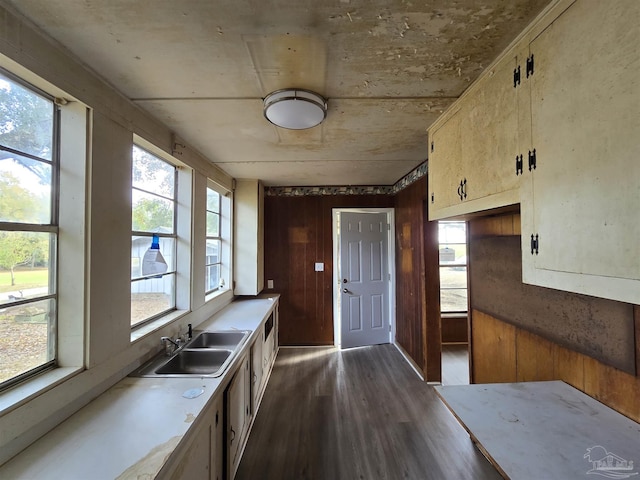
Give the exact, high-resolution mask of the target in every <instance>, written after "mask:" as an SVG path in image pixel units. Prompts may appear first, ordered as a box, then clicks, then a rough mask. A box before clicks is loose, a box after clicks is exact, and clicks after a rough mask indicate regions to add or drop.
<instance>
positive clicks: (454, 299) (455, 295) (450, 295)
mask: <svg viewBox="0 0 640 480" xmlns="http://www.w3.org/2000/svg"><path fill="white" fill-rule="evenodd" d="M440 310H441V311H443V312H466V311H467V289H466V288H460V289H453V290H440Z"/></svg>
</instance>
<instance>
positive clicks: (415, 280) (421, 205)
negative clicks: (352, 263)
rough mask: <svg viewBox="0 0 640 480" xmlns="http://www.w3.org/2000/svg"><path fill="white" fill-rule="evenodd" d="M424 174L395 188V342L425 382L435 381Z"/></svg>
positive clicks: (436, 345) (434, 285)
mask: <svg viewBox="0 0 640 480" xmlns="http://www.w3.org/2000/svg"><path fill="white" fill-rule="evenodd" d="M426 202H427V177H423V178H421V179H419V180H417V181H416V182H414V183H412V184H411V185H409V186H408V187H407V188H405V189H404V190H402V191H400V192H398V193H397V194H396V197H395V209H396V342H397V343H398V344H399V345H400V346H401V347H402V349H403V350H404V351H405V352H406V353H407V355H409V356H410V357H411V359H412V360H413V361H414V362H415V364H416V365H417V367H418V369H419V370H420V371H421V372H422V375H423V378H424V379H425V380H426V381H429V382H439V381H440V379H441V362H442V357H441V343H440V293H439V283H440V280H439V271H438V222H429V221H428V219H427V204H426Z"/></svg>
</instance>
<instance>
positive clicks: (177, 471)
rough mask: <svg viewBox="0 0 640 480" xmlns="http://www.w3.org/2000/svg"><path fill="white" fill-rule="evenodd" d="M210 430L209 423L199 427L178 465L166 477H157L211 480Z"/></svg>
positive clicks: (177, 479) (176, 479)
mask: <svg viewBox="0 0 640 480" xmlns="http://www.w3.org/2000/svg"><path fill="white" fill-rule="evenodd" d="M211 428H212V425H211V423H210V422H209V421H207V422H205V424H204V425H202V426H201V427H199V428H198V429H197V431H196V432H195V433H194V434H193V438H192V440H191V441H190V442H189V443H188V446H187V448H186V449H185V453H184V455H183V456H182V458H181V459H180V461H179V462H178V464H177V465H176V466H175V467H174V468H172V469H170V473H169V474H168V475H167V476H166V477H165V475H159V477H160V478H163V477H164V478H169V479H171V480H180V479H183V478H189V479H193V480H209V479H210V478H211V443H210V442H211Z"/></svg>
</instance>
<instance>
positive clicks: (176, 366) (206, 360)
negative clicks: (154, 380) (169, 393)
mask: <svg viewBox="0 0 640 480" xmlns="http://www.w3.org/2000/svg"><path fill="white" fill-rule="evenodd" d="M232 353H233V351H232V350H203V349H200V350H181V351H180V352H178V353H177V354H176V355H174V356H173V357H171V360H169V361H168V362H167V363H165V364H164V365H162V366H161V367H160V368H158V369H156V370H155V373H157V374H169V375H180V374H190V375H215V374H216V373H217V372H218V371H220V370H221V369H222V366H223V365H225V362H226V361H227V360H228V359H229V358H230V357H231V354H232Z"/></svg>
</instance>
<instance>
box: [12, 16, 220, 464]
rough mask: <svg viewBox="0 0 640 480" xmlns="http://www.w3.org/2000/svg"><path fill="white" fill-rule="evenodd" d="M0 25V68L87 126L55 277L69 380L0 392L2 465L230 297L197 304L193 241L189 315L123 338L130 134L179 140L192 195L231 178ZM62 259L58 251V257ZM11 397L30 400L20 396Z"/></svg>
mask: <svg viewBox="0 0 640 480" xmlns="http://www.w3.org/2000/svg"><path fill="white" fill-rule="evenodd" d="M0 25H2V29H0V66H2V67H4V68H6V69H8V70H10V71H12V72H14V73H15V74H17V75H19V76H20V77H22V78H24V79H25V80H27V81H30V82H31V83H33V84H35V85H37V86H39V87H41V88H43V89H45V90H47V91H49V92H51V93H53V94H55V95H57V96H61V97H65V98H68V99H70V100H72V101H74V104H75V107H76V113H77V110H78V108H77V107H78V103H80V104H83V105H84V106H86V107H87V112H88V117H87V118H88V119H89V127H90V128H89V130H88V131H89V134H88V136H87V139H86V140H87V143H86V144H84V142H81V144H83V145H84V147H83V149H84V151H85V152H86V158H85V160H86V165H85V166H86V172H87V176H86V181H85V183H82V179H80V180H78V181H77V183H76V187H79V189H80V192H81V193H82V188H84V192H85V194H86V195H85V197H86V198H85V199H82V200H84V201H86V205H87V210H86V212H83V211H82V210H83V207H84V202H83V201H80V200H81V199H78V201H76V202H75V203H73V202H72V201H69V202H68V203H67V206H66V208H72V207H70V205H75V208H77V209H80V210H79V211H78V212H76V213H77V215H75V217H76V219H77V221H76V227H75V228H76V235H75V238H76V239H77V241H78V243H79V245H76V246H75V247H74V249H73V250H74V251H75V252H76V255H77V252H78V251H79V250H84V252H85V254H84V255H82V256H83V259H82V260H83V261H82V262H79V264H78V265H76V266H75V269H72V268H69V269H68V270H69V273H65V272H61V273H60V275H61V277H62V278H61V282H60V284H61V288H60V303H61V305H65V304H66V305H67V306H68V307H69V308H65V309H64V310H63V309H61V312H63V311H64V318H61V319H60V322H61V325H62V326H63V328H62V334H61V335H62V336H63V338H62V339H61V340H60V341H59V344H61V345H63V346H64V347H63V348H64V349H65V352H70V354H69V355H65V356H64V357H65V359H64V364H65V366H66V367H68V370H65V372H67V371H68V372H73V374H72V375H70V376H69V377H67V378H61V379H59V380H58V382H57V383H53V384H47V382H46V381H42V380H41V381H40V382H39V385H38V387H34V386H33V384H32V385H31V390H29V388H28V386H24V387H20V388H17V389H12V390H11V391H10V393H9V394H7V393H3V394H0V452H1V453H0V464H2V463H4V462H5V461H6V460H8V459H9V458H11V457H12V456H13V455H15V454H16V453H18V452H19V451H20V450H22V449H23V448H25V447H26V446H28V445H29V444H30V443H31V442H33V441H34V440H35V439H37V438H38V437H40V436H41V435H43V434H44V433H46V432H47V431H48V430H50V429H51V428H53V427H54V426H55V425H57V424H58V423H60V422H61V421H63V420H64V419H65V418H67V417H68V416H69V415H71V414H72V413H74V412H75V411H77V410H78V409H79V408H80V407H82V406H83V405H84V404H86V403H87V402H89V401H90V400H91V399H93V398H95V397H96V396H97V395H99V394H100V393H102V392H103V391H105V390H106V389H107V388H109V387H110V386H111V385H113V384H114V383H116V382H117V381H118V380H120V379H121V378H123V377H124V376H125V375H127V374H128V373H129V372H130V371H131V370H132V369H134V368H135V367H137V366H138V365H140V364H141V363H142V361H144V360H146V359H147V358H148V357H149V356H151V355H152V354H153V353H155V352H156V351H158V350H159V345H160V342H159V338H160V336H161V335H175V334H177V333H178V331H183V330H184V328H186V325H187V323H192V324H193V325H194V327H195V326H197V325H198V324H200V323H201V322H203V321H204V320H206V319H207V318H209V317H210V316H211V315H212V314H213V313H215V312H216V311H217V310H219V309H220V308H222V307H223V306H224V305H226V304H228V303H229V302H230V301H231V300H232V293H231V292H230V291H229V292H226V293H225V294H223V295H221V296H219V297H218V298H216V299H214V300H213V301H210V302H205V301H204V282H203V280H202V279H200V278H199V277H203V276H204V255H199V253H201V251H202V250H204V239H199V240H197V239H196V238H195V237H194V243H195V245H196V248H195V250H196V255H195V256H194V258H193V259H192V260H188V261H191V262H192V263H191V269H190V271H193V272H195V273H194V276H193V278H194V279H196V281H195V282H194V284H193V290H192V292H191V297H192V298H191V305H192V311H191V312H190V313H187V314H185V315H183V316H182V317H179V318H177V319H176V320H175V321H174V322H173V323H171V324H169V325H167V326H164V327H161V328H160V329H157V330H156V331H153V332H152V333H150V334H149V335H147V336H142V337H141V338H139V339H136V340H134V341H132V335H131V328H130V290H131V284H130V268H131V267H130V261H131V163H130V162H131V146H132V143H133V138H134V134H135V135H139V136H140V137H142V138H143V139H146V140H147V141H149V142H150V143H152V144H154V145H155V146H157V147H159V148H160V149H162V150H164V151H165V152H167V153H172V147H173V145H174V142H177V143H180V144H181V146H180V152H178V154H179V157H178V158H179V160H180V161H181V162H183V163H185V164H187V165H188V166H189V167H191V168H193V169H194V170H193V185H194V186H195V188H194V194H195V196H196V197H197V198H200V197H201V196H202V198H204V195H206V187H205V186H206V178H207V177H208V178H212V179H214V180H215V181H216V182H218V183H219V184H221V185H223V186H225V187H226V188H228V189H229V190H230V189H231V185H232V179H231V178H230V177H229V176H228V175H226V174H225V173H224V172H222V171H221V170H220V169H218V168H217V167H215V166H214V165H213V164H212V163H210V161H209V160H208V159H206V158H203V157H202V156H201V155H200V154H199V153H198V152H196V151H194V150H193V149H190V148H189V146H188V145H187V144H186V142H185V141H184V140H182V139H177V137H175V136H174V135H173V133H172V132H171V131H169V130H168V129H167V128H166V127H165V126H164V125H162V124H161V123H159V122H158V121H156V120H155V119H153V118H151V117H150V116H148V115H147V114H146V113H145V112H143V111H142V110H140V109H139V108H138V107H136V106H135V105H133V104H132V103H131V102H129V101H128V100H127V99H126V98H124V97H123V96H122V95H120V94H119V93H118V92H116V91H115V90H113V89H112V88H111V87H110V86H108V85H107V84H106V83H104V82H102V81H101V80H100V79H99V78H98V77H97V76H96V75H95V74H94V73H93V72H90V71H89V70H87V69H86V68H84V67H83V66H82V65H81V64H80V63H79V62H77V61H75V60H74V59H73V58H71V57H70V56H69V54H68V53H67V52H66V51H65V50H64V49H62V48H59V47H58V46H57V45H56V44H55V43H54V42H53V41H51V40H49V39H47V38H45V37H44V36H43V35H42V34H41V33H40V32H38V31H37V30H36V29H35V28H34V27H33V26H32V25H31V24H30V23H29V22H28V21H24V20H23V19H22V18H21V17H20V16H19V15H17V14H15V13H14V12H12V11H10V10H8V9H7V7H5V6H2V5H0ZM76 101H77V103H76ZM80 112H82V108H80ZM76 116H77V115H76ZM182 145H187V146H186V147H183V146H182ZM178 154H177V155H178ZM78 182H79V183H78ZM203 201H204V200H203ZM78 219H79V220H78ZM204 219H205V217H204V209H203V208H201V207H199V208H196V209H195V210H194V218H193V228H192V231H193V233H194V235H197V234H198V233H199V232H202V231H204ZM71 254H72V253H71V252H64V251H63V252H61V259H60V261H61V262H64V261H65V255H66V258H69V256H70V255H71ZM82 271H84V275H83V278H81V279H80V281H79V283H78V281H77V280H73V278H72V277H71V275H72V274H73V275H76V276H77V275H79V274H80V275H81V272H82ZM66 280H69V282H71V284H73V282H74V281H75V282H76V285H79V286H80V287H79V288H78V291H76V292H75V293H76V294H79V295H77V296H76V297H73V296H72V295H70V292H69V288H68V286H65V284H66V283H68V282H66ZM83 299H84V300H83ZM78 346H79V347H80V348H77V347H78ZM78 352H79V353H78ZM43 378H47V377H46V376H44V377H43ZM48 378H51V377H48ZM39 389H40V390H39ZM42 389H43V390H42ZM21 392H22V393H21ZM20 395H22V396H23V397H24V396H25V395H29V396H28V398H23V399H22V400H21V399H20Z"/></svg>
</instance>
